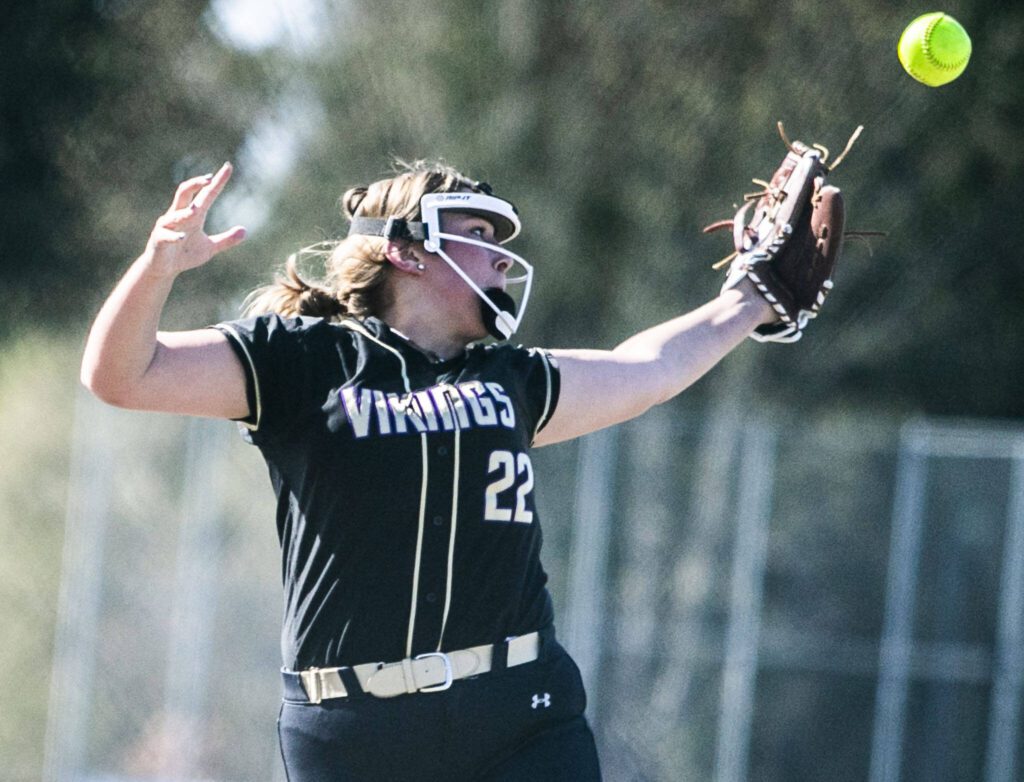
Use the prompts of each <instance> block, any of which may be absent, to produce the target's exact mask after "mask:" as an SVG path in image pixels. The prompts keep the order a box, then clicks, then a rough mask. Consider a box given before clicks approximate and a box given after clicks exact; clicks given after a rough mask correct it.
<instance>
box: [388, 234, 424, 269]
mask: <svg viewBox="0 0 1024 782" xmlns="http://www.w3.org/2000/svg"><path fill="white" fill-rule="evenodd" d="M384 257H385V258H387V259H388V263H390V264H391V265H392V266H394V267H395V268H396V269H398V270H399V271H402V272H405V273H406V274H415V275H420V274H423V271H422V270H421V269H419V268H417V267H418V266H419V265H420V264H421V263H422V261H421V260H420V257H419V256H418V255H417V254H416V247H415V245H414V244H413V243H412V242H410V241H408V240H405V239H392V240H390V241H389V242H388V243H387V245H386V246H385V247H384Z"/></svg>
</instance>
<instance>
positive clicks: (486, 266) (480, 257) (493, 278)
mask: <svg viewBox="0 0 1024 782" xmlns="http://www.w3.org/2000/svg"><path fill="white" fill-rule="evenodd" d="M441 230H443V231H444V232H445V233H450V234H455V235H456V236H465V237H466V238H468V239H475V240H477V241H479V242H487V243H488V244H493V245H495V246H497V244H498V243H497V241H496V240H495V238H494V226H493V225H492V224H491V222H490V221H489V220H487V219H486V218H484V217H481V216H480V215H473V214H464V213H462V212H445V213H444V214H442V215H441ZM442 246H443V248H444V251H445V252H446V253H448V255H449V256H450V257H451V259H452V260H453V261H455V263H456V264H458V266H459V268H460V269H462V270H463V271H464V272H466V274H468V275H469V276H470V278H471V279H472V280H473V282H475V283H476V284H477V285H479V286H480V287H481V288H483V289H485V290H486V289H487V288H501V289H502V290H504V289H505V275H506V273H507V272H508V270H509V267H510V266H511V265H512V261H511V259H509V257H508V256H507V255H505V254H504V253H502V252H500V251H498V250H491V249H488V248H486V247H480V246H478V245H473V244H464V243H462V242H452V241H448V242H445V243H444V244H443V245H442Z"/></svg>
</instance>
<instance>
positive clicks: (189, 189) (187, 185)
mask: <svg viewBox="0 0 1024 782" xmlns="http://www.w3.org/2000/svg"><path fill="white" fill-rule="evenodd" d="M212 179H213V174H204V175H203V176H197V177H192V178H191V179H186V180H185V181H184V182H182V183H181V184H180V185H178V189H177V190H176V191H175V193H174V198H173V200H172V201H171V208H170V209H168V210H167V211H168V212H177V211H180V210H181V209H184V208H185V207H187V206H188V205H189V204H190V203H192V199H193V198H195V195H196V193H198V192H199V191H200V190H202V189H203V188H204V187H206V186H207V185H208V184H210V180H212Z"/></svg>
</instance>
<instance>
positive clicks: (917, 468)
mask: <svg viewBox="0 0 1024 782" xmlns="http://www.w3.org/2000/svg"><path fill="white" fill-rule="evenodd" d="M927 443H928V433H927V430H926V429H925V426H924V425H923V424H920V423H910V424H906V425H904V427H903V429H902V431H901V432H900V445H899V464H898V467H897V473H896V496H895V499H894V503H893V520H892V542H891V544H890V548H889V575H888V582H887V586H886V597H885V626H884V629H883V631H882V643H881V650H880V654H879V666H878V667H879V671H878V688H877V694H876V696H875V725H874V737H873V740H872V745H871V775H870V777H869V779H870V782H899V778H900V763H901V761H902V752H903V728H904V723H905V721H906V718H905V711H906V704H907V689H908V687H909V679H910V664H911V657H912V653H913V644H914V639H913V623H914V606H915V594H916V591H917V572H918V564H919V560H920V554H921V529H922V527H923V518H922V517H923V512H924V490H925V479H926V470H927V462H926V460H927Z"/></svg>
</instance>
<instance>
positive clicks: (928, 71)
mask: <svg viewBox="0 0 1024 782" xmlns="http://www.w3.org/2000/svg"><path fill="white" fill-rule="evenodd" d="M896 51H897V53H898V54H899V57H900V63H901V64H902V65H903V68H904V70H906V72H907V73H909V74H910V75H911V76H913V77H914V78H915V79H917V80H918V81H919V82H921V83H922V84H927V85H928V86H929V87H939V86H941V85H943V84H948V83H949V82H951V81H953V79H955V78H956V77H957V76H959V75H960V74H961V73H963V72H964V69H965V68H966V67H967V61H968V60H969V59H971V37H970V36H969V35H968V34H967V31H966V30H965V29H964V28H963V26H962V25H961V24H960V22H958V21H957V20H956V19H954V18H953V17H952V16H949V15H947V14H944V13H941V12H935V13H931V14H925V15H924V16H919V17H917V19H915V20H914V21H913V22H911V23H910V24H909V25H907V29H906V30H904V31H903V35H901V36H900V42H899V44H898V45H897V46H896Z"/></svg>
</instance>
